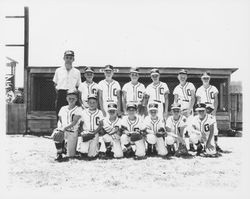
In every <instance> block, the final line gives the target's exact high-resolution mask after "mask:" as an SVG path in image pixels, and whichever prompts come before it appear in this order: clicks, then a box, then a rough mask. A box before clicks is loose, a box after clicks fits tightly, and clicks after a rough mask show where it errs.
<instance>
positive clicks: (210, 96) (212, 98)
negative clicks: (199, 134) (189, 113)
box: [196, 72, 223, 152]
mask: <svg viewBox="0 0 250 199" xmlns="http://www.w3.org/2000/svg"><path fill="white" fill-rule="evenodd" d="M210 79H211V76H210V73H208V72H205V73H203V74H202V76H201V81H202V86H201V87H199V88H198V89H197V91H196V97H197V103H204V104H206V107H207V110H208V112H209V114H211V115H213V116H215V118H216V112H217V108H218V94H219V91H218V89H217V88H216V87H215V86H213V85H210ZM214 133H215V134H214V139H215V145H216V149H217V151H218V152H223V150H222V149H221V148H220V147H219V145H218V128H217V123H216V125H215V132H214Z"/></svg>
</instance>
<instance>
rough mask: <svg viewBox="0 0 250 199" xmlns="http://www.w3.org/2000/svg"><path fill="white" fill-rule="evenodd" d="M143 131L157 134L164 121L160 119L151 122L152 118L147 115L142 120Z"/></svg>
mask: <svg viewBox="0 0 250 199" xmlns="http://www.w3.org/2000/svg"><path fill="white" fill-rule="evenodd" d="M142 128H143V129H145V128H146V129H150V130H153V131H154V133H157V132H158V130H159V129H160V128H164V120H163V119H162V118H159V117H158V118H157V119H156V120H152V118H151V117H150V116H149V115H148V116H146V117H145V119H144V120H143V127H142Z"/></svg>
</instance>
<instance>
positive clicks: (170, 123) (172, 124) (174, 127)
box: [166, 115, 187, 135]
mask: <svg viewBox="0 0 250 199" xmlns="http://www.w3.org/2000/svg"><path fill="white" fill-rule="evenodd" d="M186 122H187V118H186V117H185V116H183V115H180V117H179V119H178V120H174V118H173V116H170V117H168V119H167V121H166V127H168V128H170V129H171V132H172V133H175V134H176V135H178V128H179V127H185V126H187V123H186Z"/></svg>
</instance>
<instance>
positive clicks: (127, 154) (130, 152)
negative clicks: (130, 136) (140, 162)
mask: <svg viewBox="0 0 250 199" xmlns="http://www.w3.org/2000/svg"><path fill="white" fill-rule="evenodd" d="M134 155H135V152H134V151H133V149H132V148H128V149H127V150H126V151H125V152H124V157H125V158H131V157H133V156H134Z"/></svg>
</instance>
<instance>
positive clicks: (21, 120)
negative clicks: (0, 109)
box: [6, 104, 26, 134]
mask: <svg viewBox="0 0 250 199" xmlns="http://www.w3.org/2000/svg"><path fill="white" fill-rule="evenodd" d="M25 108H26V106H25V104H6V133H7V134H23V133H24V132H25V120H26V116H25Z"/></svg>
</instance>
